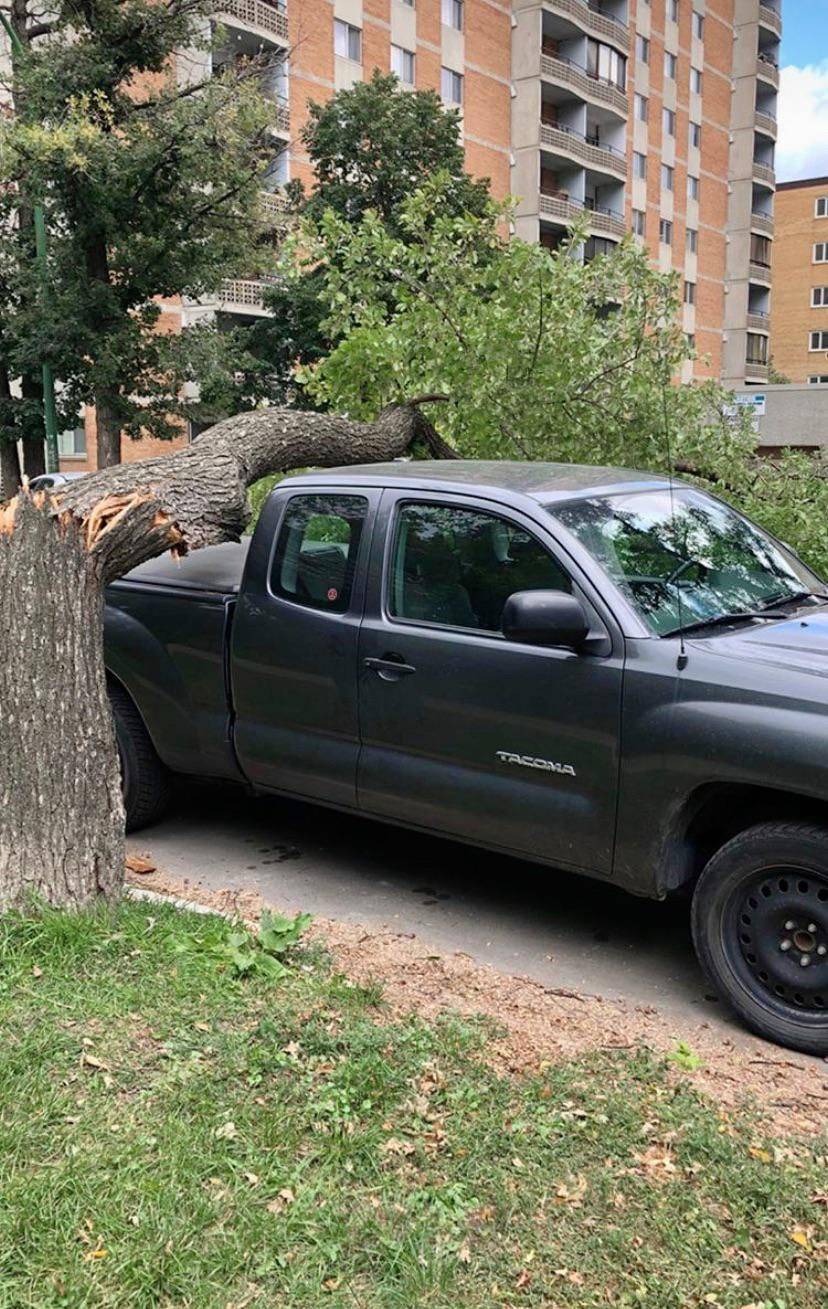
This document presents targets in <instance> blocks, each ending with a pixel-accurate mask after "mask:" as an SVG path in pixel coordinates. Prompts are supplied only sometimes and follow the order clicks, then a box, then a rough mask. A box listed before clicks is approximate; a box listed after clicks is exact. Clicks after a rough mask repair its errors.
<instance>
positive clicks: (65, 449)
mask: <svg viewBox="0 0 828 1309" xmlns="http://www.w3.org/2000/svg"><path fill="white" fill-rule="evenodd" d="M58 454H59V455H60V456H61V458H62V459H83V458H84V457H85V455H86V428H85V427H84V423H83V418H79V419H78V425H77V427H70V428H69V429H68V430H67V431H65V432H59V433H58Z"/></svg>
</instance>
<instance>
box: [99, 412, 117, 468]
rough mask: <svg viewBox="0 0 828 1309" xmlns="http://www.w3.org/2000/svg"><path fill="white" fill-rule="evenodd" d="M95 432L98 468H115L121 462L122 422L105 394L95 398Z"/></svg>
mask: <svg viewBox="0 0 828 1309" xmlns="http://www.w3.org/2000/svg"><path fill="white" fill-rule="evenodd" d="M95 433H96V436H95V446H96V450H97V455H98V468H113V467H114V466H115V464H119V463H120V462H121V424H120V423H119V422H118V419H117V418H116V416H115V413H114V410H113V407H112V405H111V404H110V403H109V401H108V400H107V399H106V397H105V396H97V397H96V399H95Z"/></svg>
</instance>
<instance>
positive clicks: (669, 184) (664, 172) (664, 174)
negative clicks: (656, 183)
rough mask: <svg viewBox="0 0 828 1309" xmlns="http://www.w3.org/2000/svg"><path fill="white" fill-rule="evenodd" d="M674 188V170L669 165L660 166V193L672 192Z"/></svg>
mask: <svg viewBox="0 0 828 1309" xmlns="http://www.w3.org/2000/svg"><path fill="white" fill-rule="evenodd" d="M674 186H675V169H674V168H671V167H670V165H669V164H662V165H661V189H662V191H672V190H673V189H674Z"/></svg>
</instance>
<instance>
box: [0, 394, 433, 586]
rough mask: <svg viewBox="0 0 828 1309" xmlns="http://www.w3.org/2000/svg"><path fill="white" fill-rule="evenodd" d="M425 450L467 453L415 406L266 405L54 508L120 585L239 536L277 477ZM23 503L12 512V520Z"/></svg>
mask: <svg viewBox="0 0 828 1309" xmlns="http://www.w3.org/2000/svg"><path fill="white" fill-rule="evenodd" d="M431 398H434V399H436V398H437V397H431ZM419 403H425V398H421V399H420V401H419ZM415 444H419V445H422V446H424V447H425V448H426V449H427V450H428V451H429V452H430V453H431V454H432V455H433V456H435V457H436V458H456V457H457V456H456V454H455V452H454V451H453V450H452V449H451V447H450V446H449V445H447V443H446V442H445V441H444V440H443V439H442V437H440V436H439V435H438V433H437V432H436V431H435V429H434V428H433V427H432V425H431V423H429V422H428V421H427V420H426V419H425V418H424V417H423V415H422V414H421V413H420V410H419V408H418V407H417V404H415V403H414V402H412V401H408V402H404V403H401V404H395V405H389V406H388V407H387V408H386V409H384V410H383V411H382V413H381V414H380V415H379V417H378V419H377V421H376V422H375V423H357V422H352V421H351V420H350V419H347V418H341V417H339V416H338V415H336V414H318V413H306V412H301V411H299V410H294V409H258V410H255V411H253V412H252V413H247V414H241V415H240V416H239V417H237V418H228V419H225V420H224V422H221V423H217V424H216V426H215V427H212V428H210V430H209V431H207V432H205V433H204V434H203V435H202V436H200V437H198V438H197V439H196V440H195V441H193V443H192V444H191V445H188V446H186V447H185V448H184V449H183V450H176V451H175V452H174V453H173V454H169V455H162V456H161V457H160V458H156V459H144V460H142V461H140V462H138V463H134V464H119V465H116V466H115V467H114V468H107V469H105V470H103V471H102V472H99V473H93V474H91V475H90V476H89V477H84V478H81V479H79V480H78V481H77V482H74V483H73V484H72V485H70V486H69V487H68V488H66V489H63V488H61V490H60V492H59V493H58V494H56V495H54V496H53V497H52V500H51V503H52V512H53V514H54V516H55V517H57V518H58V520H59V522H60V523H61V524H62V525H63V526H64V528H66V529H67V530H68V529H69V528H70V527H71V526H72V525H74V526H75V527H76V528H77V529H78V530H80V532H81V533H82V535H83V539H84V543H85V546H86V549H87V550H88V551H89V552H90V553H91V554H92V555H93V557H94V559H95V563H96V567H97V569H98V571H99V573H100V576H101V579H102V580H103V581H104V582H110V581H113V580H114V579H115V578H116V577H120V576H122V575H123V573H125V572H128V571H129V570H130V569H131V568H135V567H137V565H138V564H139V563H143V562H144V561H145V560H147V559H152V558H153V557H154V556H155V555H159V554H163V553H164V551H165V550H173V551H176V552H179V553H185V552H186V551H188V550H197V549H199V548H200V547H202V546H207V545H217V544H219V543H220V542H222V541H232V540H238V538H239V536H240V535H241V533H242V532H243V531H244V529H245V527H246V526H247V523H248V521H249V518H250V507H249V503H248V499H247V488H248V487H249V486H250V485H251V484H252V483H253V482H256V481H258V480H259V478H261V477H264V476H265V475H266V474H268V473H274V472H287V471H289V470H290V469H291V468H306V467H320V468H330V467H332V466H333V465H336V464H356V463H372V462H375V461H377V460H382V461H385V460H390V459H398V458H400V456H402V455H404V454H406V453H407V452H408V451H409V450H410V449H411V447H412V446H413V445H415ZM15 503H16V502H15V501H12V502H11V503H10V505H9V506H8V507H7V509H6V511H5V512H6V514H8V513H10V512H11V514H12V520H13V517H14V512H15V510H14V505H15Z"/></svg>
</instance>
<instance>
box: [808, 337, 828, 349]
mask: <svg viewBox="0 0 828 1309" xmlns="http://www.w3.org/2000/svg"><path fill="white" fill-rule="evenodd" d="M810 340H811V344H810V345H809V346H808V349H809V350H810V351H811V352H812V353H813V351H815V350H824V351H825V352H826V354H828V332H811V337H810Z"/></svg>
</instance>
